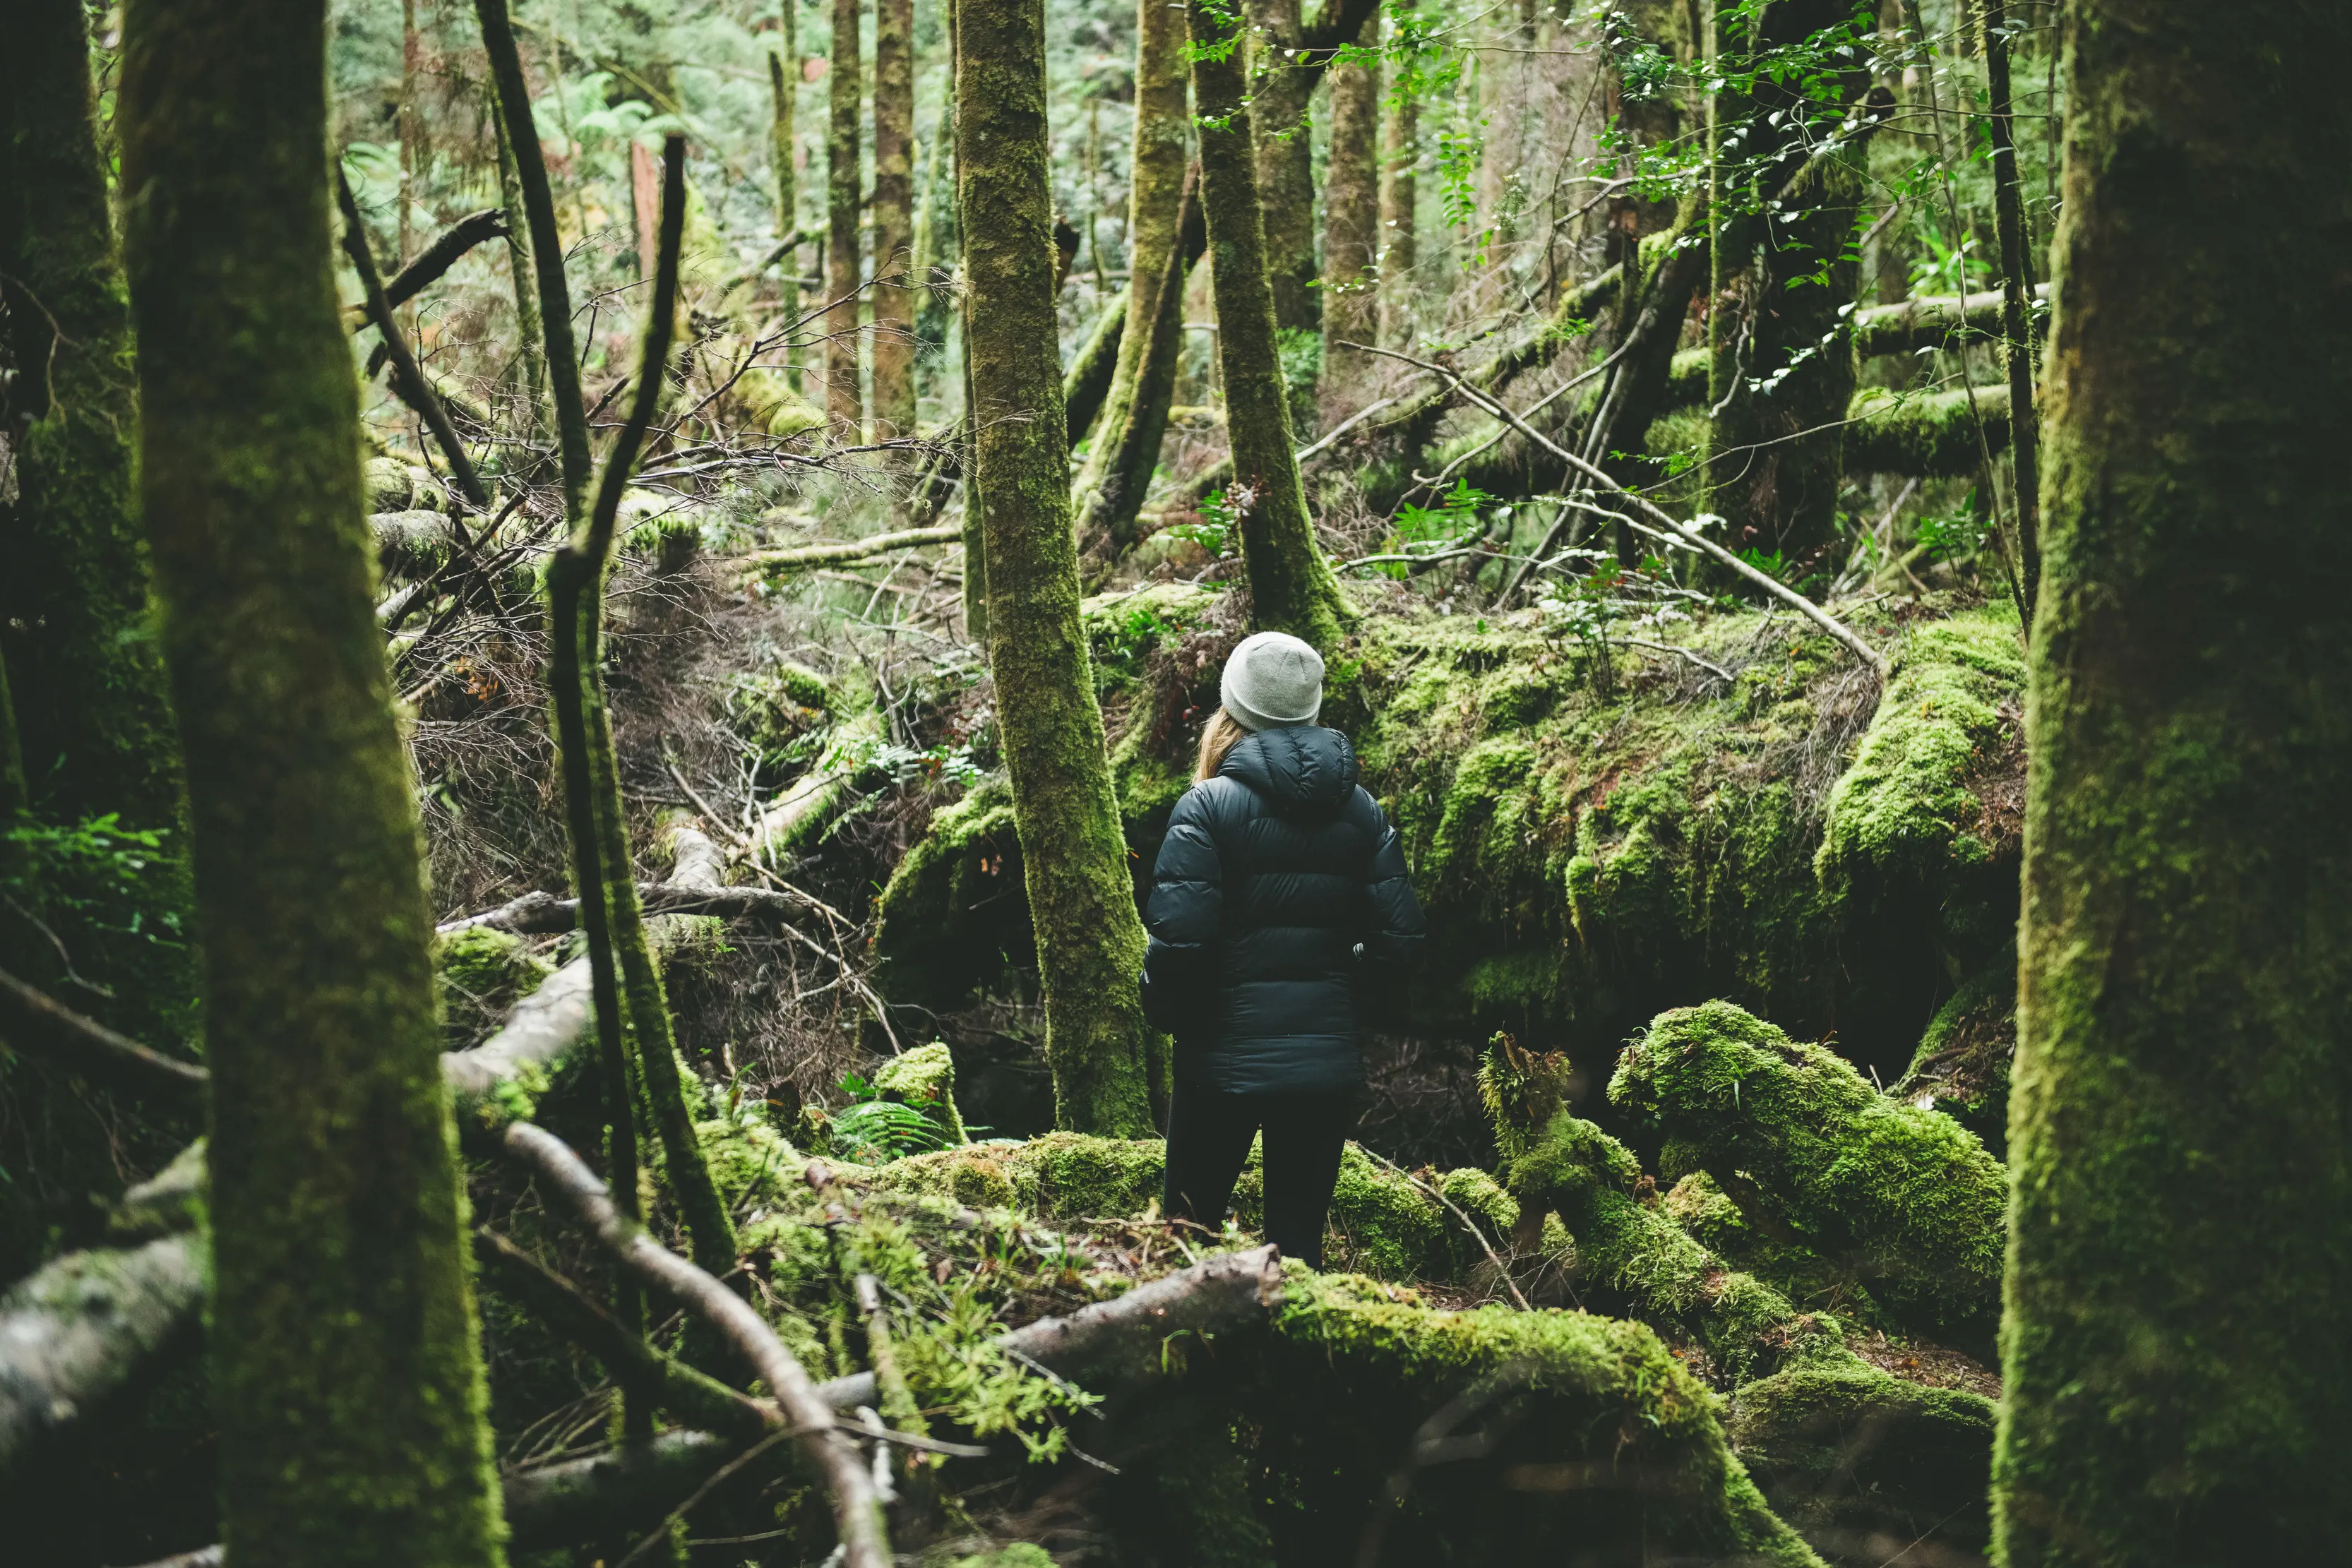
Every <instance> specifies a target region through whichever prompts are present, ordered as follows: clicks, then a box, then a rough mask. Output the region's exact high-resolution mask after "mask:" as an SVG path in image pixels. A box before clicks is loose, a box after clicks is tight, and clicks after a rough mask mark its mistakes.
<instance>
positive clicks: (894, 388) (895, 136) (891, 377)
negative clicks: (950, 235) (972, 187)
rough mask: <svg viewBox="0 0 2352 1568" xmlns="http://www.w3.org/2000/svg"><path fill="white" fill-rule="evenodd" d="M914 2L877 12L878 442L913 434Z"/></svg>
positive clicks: (879, 4)
mask: <svg viewBox="0 0 2352 1568" xmlns="http://www.w3.org/2000/svg"><path fill="white" fill-rule="evenodd" d="M914 243H915V0H875V7H874V439H875V440H877V441H887V440H888V439H890V438H891V437H893V436H902V435H912V434H915V285H916V281H917V279H916V278H915V277H914V264H915V255H914Z"/></svg>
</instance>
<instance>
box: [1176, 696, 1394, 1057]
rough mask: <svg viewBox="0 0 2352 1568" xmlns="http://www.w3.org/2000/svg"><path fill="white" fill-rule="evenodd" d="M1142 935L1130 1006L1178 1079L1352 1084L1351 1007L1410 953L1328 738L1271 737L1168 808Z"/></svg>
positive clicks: (1342, 753) (1380, 861)
mask: <svg viewBox="0 0 2352 1568" xmlns="http://www.w3.org/2000/svg"><path fill="white" fill-rule="evenodd" d="M1144 924H1145V925H1146V926H1148V927H1149V928H1150V933H1151V946H1150V953H1149V956H1147V957H1146V958H1145V961H1144V975H1143V987H1144V989H1143V1003H1144V1010H1145V1012H1146V1013H1147V1014H1148V1015H1149V1016H1150V1019H1151V1021H1152V1022H1153V1023H1155V1024H1157V1025H1158V1026H1159V1027H1160V1028H1161V1029H1164V1030H1169V1031H1170V1032H1171V1033H1173V1034H1174V1035H1175V1036H1176V1043H1177V1051H1176V1071H1177V1073H1178V1075H1179V1076H1180V1077H1181V1078H1183V1079H1184V1080H1185V1081H1187V1082H1195V1083H1198V1084H1200V1085H1201V1086H1202V1087H1204V1088H1208V1089H1213V1090H1217V1091H1220V1092H1224V1093H1228V1094H1266V1093H1314V1092H1343V1091H1346V1090H1349V1089H1353V1088H1355V1087H1356V1086H1358V1085H1359V1084H1360V1083H1361V1082H1363V1078H1364V1069H1363V1061H1362V1056H1361V1051H1360V1040H1361V1034H1362V1027H1361V1022H1360V1014H1359V1010H1358V1003H1359V998H1360V995H1361V993H1362V991H1363V989H1364V983H1365V980H1366V977H1370V976H1379V977H1383V978H1391V977H1394V976H1396V975H1397V973H1398V972H1399V971H1400V970H1401V968H1402V962H1403V960H1405V959H1406V958H1407V957H1408V956H1410V955H1411V954H1412V951H1413V949H1414V948H1415V947H1416V946H1418V945H1419V943H1420V940H1421V935H1422V917H1421V904H1419V902H1418V901H1416V900H1415V899H1414V897H1413V895H1412V883H1409V882H1408V881H1407V880H1406V878H1405V865H1404V852H1403V849H1402V846H1401V845H1400V844H1399V843H1398V841H1397V835H1396V830H1395V829H1393V828H1391V827H1390V826H1389V822H1388V819H1387V818H1386V817H1385V816H1383V815H1382V814H1381V809H1380V806H1379V804H1378V803H1377V802H1375V801H1374V800H1372V798H1371V797H1370V795H1368V794H1366V793H1365V792H1364V791H1363V790H1362V789H1360V788H1359V787H1358V786H1357V783H1356V750H1355V747H1351V746H1349V744H1348V738H1347V737H1345V736H1343V735H1341V734H1340V733H1339V731H1337V730H1333V729H1320V728H1317V727H1312V726H1300V727H1294V728H1288V729H1269V730H1265V731H1262V732H1260V733H1259V734H1256V735H1253V736H1250V737H1248V738H1246V739H1244V740H1243V741H1241V742H1240V743H1239V744H1238V745H1236V746H1235V747H1234V748H1233V750H1232V751H1230V752H1228V753H1227V754H1226V756H1225V760H1224V765H1223V767H1222V768H1219V769H1218V770H1217V776H1216V777H1215V778H1214V779H1206V780H1204V781H1202V783H1199V784H1195V785H1194V786H1192V789H1190V790H1189V791H1187V792H1186V794H1185V796H1184V798H1183V799H1182V800H1180V801H1178V802H1177V803H1176V811H1175V814H1174V815H1173V816H1172V817H1171V818H1170V819H1169V822H1168V837H1167V840H1166V841H1164V842H1163V843H1161V845H1160V861H1159V864H1158V865H1157V866H1156V867H1155V868H1154V869H1153V872H1152V878H1151V902H1150V910H1149V912H1148V914H1147V915H1146V918H1145V921H1144Z"/></svg>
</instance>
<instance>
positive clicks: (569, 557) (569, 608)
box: [547, 136, 737, 1279]
mask: <svg viewBox="0 0 2352 1568" xmlns="http://www.w3.org/2000/svg"><path fill="white" fill-rule="evenodd" d="M662 162H663V188H662V196H661V212H660V216H661V227H660V233H659V237H658V239H657V240H656V260H655V274H654V287H653V298H652V301H651V305H650V308H649V310H648V313H647V316H646V326H645V330H644V332H643V334H642V336H641V338H640V341H641V343H642V344H643V346H644V351H643V355H642V358H641V361H640V362H639V364H638V367H637V384H636V391H635V398H634V399H633V402H632V406H631V408H630V410H629V416H628V419H627V421H626V422H625V423H624V425H623V426H622V429H621V434H620V435H619V437H618V438H617V439H616V440H615V441H614V445H613V451H612V454H611V455H610V456H609V457H608V458H607V459H606V462H605V467H604V478H603V481H602V483H600V484H599V485H598V486H597V489H596V504H595V507H594V509H593V511H592V512H591V513H590V515H589V517H588V518H587V519H586V521H585V523H584V524H583V526H581V527H579V528H576V529H575V530H574V532H573V533H572V536H571V538H568V539H566V540H565V541H564V543H563V545H562V548H561V549H558V550H557V551H556V552H555V557H554V559H553V560H552V561H551V562H550V563H549V565H548V570H547V597H548V623H549V638H548V640H549V643H550V644H551V657H550V660H549V669H548V687H549V691H550V695H551V698H552V700H553V704H554V706H555V711H556V728H557V734H558V740H559V744H560V747H561V749H562V766H563V776H564V794H565V804H566V816H567V818H568V824H567V825H568V826H569V827H570V828H571V830H572V874H573V879H574V881H575V882H576V883H578V885H579V888H580V893H581V926H582V929H583V931H584V932H585V933H586V935H587V938H588V947H589V952H590V955H591V957H592V961H593V957H594V955H595V954H596V953H597V951H598V950H599V949H600V948H606V949H609V951H610V954H611V957H610V958H609V959H607V960H606V964H607V965H608V966H616V967H617V968H618V971H619V988H620V995H619V997H618V998H615V999H616V1000H617V1001H618V1002H619V1003H621V1004H623V1005H624V1007H625V1016H626V1018H627V1021H628V1032H629V1035H630V1036H631V1037H632V1038H633V1039H634V1041H635V1047H636V1053H635V1066H636V1069H637V1071H638V1073H639V1074H640V1075H641V1078H642V1082H643V1083H644V1085H645V1090H646V1106H647V1109H648V1110H649V1112H650V1113H651V1119H652V1121H653V1124H654V1127H655V1130H656V1132H657V1133H658V1134H659V1135H660V1138H661V1144H662V1154H663V1156H664V1164H665V1166H666V1168H667V1175H668V1176H669V1182H670V1186H671V1187H672V1188H673V1189H674V1190H675V1191H676V1192H677V1196H678V1207H679V1208H680V1209H681V1210H682V1211H683V1212H684V1215H685V1218H686V1223H687V1228H688V1233H689V1234H690V1235H691V1237H692V1239H693V1243H694V1253H695V1260H696V1261H697V1262H698V1263H699V1264H700V1265H701V1266H702V1267H703V1269H704V1270H707V1271H709V1272H710V1273H712V1274H714V1275H717V1276H718V1277H719V1278H722V1279H724V1278H728V1277H730V1276H731V1275H732V1274H733V1273H734V1271H735V1264H736V1261H737V1258H736V1250H735V1228H734V1225H733V1223H732V1222H731V1220H730V1218H729V1216H728V1212H727V1205H726V1202H725V1200H724V1199H722V1198H721V1197H719V1189H718V1186H717V1185H716V1184H715V1183H714V1182H713V1181H712V1179H711V1176H710V1169H709V1166H707V1165H706V1164H705V1163H704V1162H703V1157H702V1145H701V1144H700V1142H699V1141H698V1139H697V1137H696V1136H695V1131H694V1123H693V1119H692V1117H691V1116H690V1115H689V1114H688V1110H687V1105H686V1098H685V1088H684V1085H683V1084H682V1082H680V1079H679V1074H678V1067H677V1036H676V1033H675V1032H674V1030H673V1029H672V1027H671V1023H670V1016H669V1002H668V998H667V997H666V996H665V995H664V994H663V990H662V981H661V968H660V966H659V965H658V964H656V962H655V959H654V952H653V947H652V945H651V942H650V941H649V939H648V937H647V935H646V920H645V910H644V907H643V906H642V905H641V904H639V903H638V902H637V885H636V876H635V870H634V857H633V856H632V855H631V853H630V848H629V831H628V817H627V810H626V805H625V801H624V800H623V799H622V795H621V777H620V761H619V756H618V752H617V750H616V749H615V747H614V741H613V723H612V706H611V702H610V700H609V698H608V697H607V695H606V693H605V690H604V582H605V574H606V573H607V571H609V570H610V569H611V565H612V557H613V538H614V528H615V524H616V522H617V520H618V517H619V516H620V507H621V495H622V492H623V491H625V489H626V488H627V487H628V484H629V477H630V473H631V470H632V469H633V468H634V467H635V464H636V458H637V453H638V450H639V447H640V445H641V444H642V442H643V441H644V439H645V434H646V428H647V427H648V426H649V425H650V424H651V423H653V419H654V416H655V414H656V413H658V412H659V410H660V406H661V400H662V394H663V391H664V389H665V387H666V386H667V375H666V373H665V367H666V366H667V364H668V362H669V348H670V343H671V340H672V338H673V334H674V329H675V323H676V317H677V267H678V249H679V245H680V242H681V239H682V237H683V235H684V233H685V225H686V141H685V139H684V138H683V137H679V136H672V137H670V138H669V139H668V142H667V146H666V147H665V148H664V150H663V154H662ZM598 978H599V982H600V983H599V985H598V988H597V996H596V1001H597V1007H598V1011H599V1014H600V1017H599V1019H598V1029H599V1037H600V1040H602V1041H603V1042H604V1045H605V1047H606V1051H607V1062H608V1066H607V1077H606V1090H607V1092H606V1101H605V1116H606V1120H607V1122H608V1124H610V1125H611V1127H612V1128H613V1130H614V1132H613V1135H614V1138H615V1140H616V1141H617V1140H618V1139H619V1138H620V1136H621V1131H622V1129H623V1128H625V1126H627V1125H628V1124H629V1121H630V1117H631V1105H630V1099H629V1096H628V1094H627V1092H626V1080H627V1074H626V1073H625V1071H613V1070H612V1068H611V1066H610V1061H611V1056H612V1054H613V1051H614V1045H615V1042H616V1040H617V1038H618V1036H619V1033H620V1017H619V1016H618V1015H617V1014H614V1015H606V1012H605V1004H606V1001H607V998H606V996H605V994H604V992H605V986H604V983H603V982H604V977H603V976H601V975H600V976H599V977H598ZM619 1165H620V1162H619V1161H618V1160H617V1159H616V1160H615V1161H614V1166H615V1168H616V1169H617V1168H618V1167H619ZM635 1199H636V1194H635V1192H634V1191H631V1192H630V1193H629V1194H628V1195H627V1197H626V1199H625V1205H626V1207H627V1208H628V1210H629V1212H630V1213H631V1215H632V1217H633V1218H634V1215H635Z"/></svg>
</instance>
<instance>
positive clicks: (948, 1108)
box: [874, 1040, 971, 1145]
mask: <svg viewBox="0 0 2352 1568" xmlns="http://www.w3.org/2000/svg"><path fill="white" fill-rule="evenodd" d="M874 1088H875V1091H876V1092H877V1093H879V1094H880V1095H881V1096H882V1098H883V1099H885V1100H889V1101H894V1102H896V1103H898V1104H901V1105H912V1106H915V1107H916V1108H918V1109H919V1110H921V1111H923V1112H924V1113H927V1114H929V1117H930V1118H931V1121H932V1123H933V1124H935V1125H936V1126H938V1128H939V1130H940V1136H941V1137H942V1138H943V1139H945V1140H946V1141H947V1143H948V1144H950V1145H961V1144H968V1143H970V1142H971V1134H968V1133H966V1132H965V1131H964V1126H963V1116H962V1114H961V1113H960V1112H958V1111H957V1110H956V1101H955V1058H954V1057H953V1056H951V1055H950V1054H949V1053H948V1048H947V1047H946V1046H945V1045H943V1044H941V1043H940V1041H938V1040H933V1041H932V1042H931V1043H930V1044H929V1045H924V1046H918V1047H916V1048H915V1049H914V1050H913V1051H908V1052H906V1053H905V1054H904V1055H901V1056H894V1057H892V1058H891V1059H890V1060H889V1061H886V1062H884V1063H883V1064H882V1065H881V1066H880V1067H878V1068H876V1069H875V1071H874Z"/></svg>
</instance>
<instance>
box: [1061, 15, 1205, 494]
mask: <svg viewBox="0 0 2352 1568" xmlns="http://www.w3.org/2000/svg"><path fill="white" fill-rule="evenodd" d="M1186 86H1187V81H1186V76H1185V70H1184V13H1183V11H1182V10H1181V9H1180V8H1179V7H1177V6H1174V5H1168V4H1167V3H1166V0H1136V10H1135V145H1134V152H1133V155H1132V156H1133V164H1132V168H1131V170H1130V172H1129V178H1128V193H1127V267H1128V272H1127V277H1128V282H1127V327H1126V329H1125V330H1124V331H1123V332H1122V333H1121V334H1120V337H1119V340H1118V366H1117V368H1116V369H1115V370H1114V371H1112V372H1111V383H1110V391H1109V392H1108V393H1107V394H1106V395H1105V396H1104V398H1103V406H1102V413H1100V414H1099V415H1097V418H1096V422H1095V428H1096V432H1097V434H1096V436H1095V439H1094V442H1093V444H1091V445H1090V446H1089V447H1088V448H1087V462H1086V467H1085V469H1084V471H1083V472H1082V473H1081V474H1080V475H1079V477H1078V486H1077V495H1078V497H1079V499H1080V502H1081V507H1082V509H1083V508H1084V507H1086V506H1089V505H1091V504H1092V503H1091V501H1090V500H1089V499H1088V498H1089V497H1091V496H1092V495H1093V494H1094V493H1095V492H1096V491H1097V490H1099V489H1100V488H1101V487H1102V486H1103V483H1104V481H1105V479H1106V477H1107V476H1108V473H1109V470H1108V468H1107V467H1106V466H1105V465H1106V463H1107V462H1108V454H1109V452H1110V449H1111V447H1112V446H1113V445H1114V444H1116V443H1117V442H1118V440H1119V438H1120V435H1121V433H1122V432H1123V431H1125V430H1126V428H1127V426H1128V424H1129V412H1128V411H1129V405H1130V403H1132V402H1133V401H1134V399H1135V395H1136V385H1135V374H1136V367H1137V365H1139V363H1140V362H1141V361H1142V360H1143V357H1144V354H1145V351H1146V350H1148V349H1149V348H1150V344H1151V335H1152V332H1153V330H1154V323H1155V321H1156V320H1157V319H1158V314H1159V307H1158V301H1157V300H1156V299H1155V298H1152V297H1151V295H1152V291H1151V288H1150V282H1149V280H1151V279H1156V278H1158V277H1160V273H1161V272H1162V271H1163V270H1164V269H1165V268H1166V267H1167V265H1168V253H1169V252H1170V251H1171V249H1173V248H1174V247H1175V245H1176V230H1177V225H1178V218H1179V214H1180V209H1181V207H1182V205H1183V199H1184V198H1183V187H1184V168H1185V163H1186V162H1187V158H1186V153H1185V142H1186V140H1187V138H1188V137H1189V135H1190V133H1191V131H1192V126H1191V122H1190V120H1189V119H1188V117H1187V116H1186V114H1185V112H1184V100H1185V89H1186ZM1179 315H1180V319H1181V311H1180V312H1179ZM1171 384H1172V383H1171ZM1152 460H1153V461H1154V462H1155V463H1156V462H1157V461H1158V460H1159V449H1158V446H1157V444H1154V446H1153V450H1152ZM1140 499H1141V498H1140V497H1138V501H1139V502H1140ZM1129 520H1130V521H1132V517H1130V519H1129Z"/></svg>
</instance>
